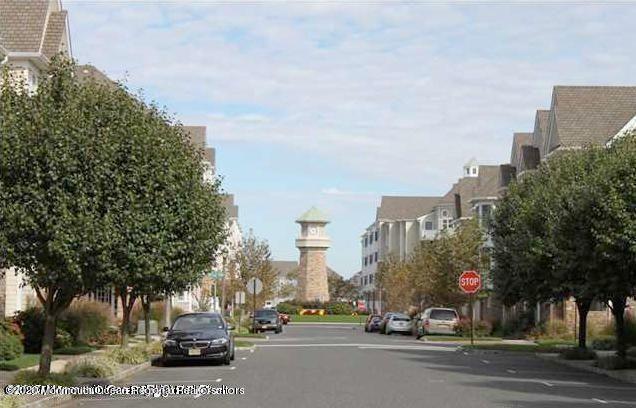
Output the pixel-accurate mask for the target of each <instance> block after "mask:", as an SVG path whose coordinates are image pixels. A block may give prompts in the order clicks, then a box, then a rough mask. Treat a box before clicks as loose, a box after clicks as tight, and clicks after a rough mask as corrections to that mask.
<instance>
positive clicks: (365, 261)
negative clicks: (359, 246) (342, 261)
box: [364, 256, 368, 266]
mask: <svg viewBox="0 0 636 408" xmlns="http://www.w3.org/2000/svg"><path fill="white" fill-rule="evenodd" d="M367 263H368V259H367V257H366V256H365V257H364V266H367Z"/></svg>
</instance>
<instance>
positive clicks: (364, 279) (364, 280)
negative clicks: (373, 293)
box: [362, 276, 367, 285]
mask: <svg viewBox="0 0 636 408" xmlns="http://www.w3.org/2000/svg"><path fill="white" fill-rule="evenodd" d="M362 283H363V284H364V285H366V284H367V277H366V276H365V277H363V278H362Z"/></svg>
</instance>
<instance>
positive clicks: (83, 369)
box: [66, 357, 119, 378]
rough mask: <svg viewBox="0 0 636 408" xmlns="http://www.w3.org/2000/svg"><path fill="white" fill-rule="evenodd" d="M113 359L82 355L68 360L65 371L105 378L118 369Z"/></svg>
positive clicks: (81, 375) (74, 374)
mask: <svg viewBox="0 0 636 408" xmlns="http://www.w3.org/2000/svg"><path fill="white" fill-rule="evenodd" d="M118 368H119V367H118V365H117V363H116V362H115V361H113V360H112V359H109V358H105V357H84V358H80V359H78V360H76V361H72V362H70V363H69V364H68V365H67V366H66V373H68V374H71V375H73V376H76V377H90V378H107V377H110V376H112V375H114V374H115V373H116V372H117V370H118Z"/></svg>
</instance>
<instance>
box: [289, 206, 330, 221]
mask: <svg viewBox="0 0 636 408" xmlns="http://www.w3.org/2000/svg"><path fill="white" fill-rule="evenodd" d="M296 222H324V223H325V224H326V223H328V222H329V218H328V217H327V215H326V214H325V213H323V212H322V211H320V210H319V209H317V208H316V207H311V208H310V209H309V210H307V211H305V212H304V213H303V215H301V216H300V217H298V219H297V220H296Z"/></svg>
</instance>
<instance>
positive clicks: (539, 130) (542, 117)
mask: <svg viewBox="0 0 636 408" xmlns="http://www.w3.org/2000/svg"><path fill="white" fill-rule="evenodd" d="M549 118H550V111H549V110H545V109H539V110H537V113H536V115H535V117H534V131H533V132H532V145H533V146H534V147H536V148H537V149H539V154H540V156H541V157H543V156H544V155H545V153H544V152H543V144H544V139H545V138H546V136H547V134H548V119H549Z"/></svg>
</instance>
